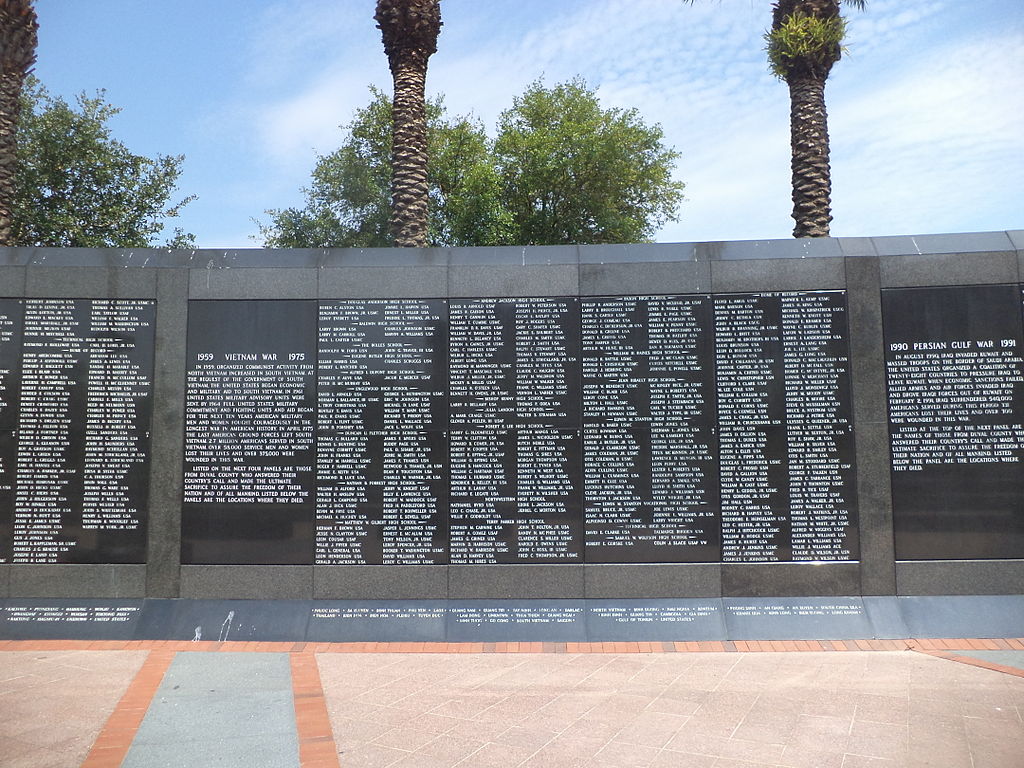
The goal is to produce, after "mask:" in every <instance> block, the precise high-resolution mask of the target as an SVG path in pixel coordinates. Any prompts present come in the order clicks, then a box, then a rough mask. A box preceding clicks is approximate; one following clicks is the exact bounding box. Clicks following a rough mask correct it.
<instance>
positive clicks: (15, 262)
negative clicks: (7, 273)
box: [0, 248, 36, 267]
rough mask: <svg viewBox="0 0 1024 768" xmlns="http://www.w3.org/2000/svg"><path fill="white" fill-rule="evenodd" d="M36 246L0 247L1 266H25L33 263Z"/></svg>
mask: <svg viewBox="0 0 1024 768" xmlns="http://www.w3.org/2000/svg"><path fill="white" fill-rule="evenodd" d="M35 251H36V249H35V248H0V267H23V266H25V265H26V264H31V263H32V259H33V258H34V257H35Z"/></svg>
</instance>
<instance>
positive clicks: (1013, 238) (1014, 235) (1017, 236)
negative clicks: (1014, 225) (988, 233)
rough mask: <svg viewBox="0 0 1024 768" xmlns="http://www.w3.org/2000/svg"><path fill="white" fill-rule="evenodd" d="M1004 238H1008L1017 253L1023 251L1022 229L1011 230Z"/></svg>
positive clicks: (1023, 230)
mask: <svg viewBox="0 0 1024 768" xmlns="http://www.w3.org/2000/svg"><path fill="white" fill-rule="evenodd" d="M1006 236H1007V237H1009V238H1010V242H1011V243H1013V247H1014V248H1016V249H1017V250H1018V251H1024V229H1011V230H1009V231H1008V232H1007V233H1006Z"/></svg>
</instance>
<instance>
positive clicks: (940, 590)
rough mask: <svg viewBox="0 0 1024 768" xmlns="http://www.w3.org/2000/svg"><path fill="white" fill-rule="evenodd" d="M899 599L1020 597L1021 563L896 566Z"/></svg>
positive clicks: (1023, 578) (1023, 582)
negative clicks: (903, 596) (939, 596)
mask: <svg viewBox="0 0 1024 768" xmlns="http://www.w3.org/2000/svg"><path fill="white" fill-rule="evenodd" d="M896 586H897V590H898V594H900V595H1015V594H1024V560H918V561H915V562H906V561H904V562H897V563H896Z"/></svg>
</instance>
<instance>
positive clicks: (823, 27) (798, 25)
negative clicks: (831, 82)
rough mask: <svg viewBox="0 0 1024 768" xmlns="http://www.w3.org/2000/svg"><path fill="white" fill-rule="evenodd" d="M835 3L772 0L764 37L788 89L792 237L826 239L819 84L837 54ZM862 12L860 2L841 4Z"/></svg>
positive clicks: (825, 156)
mask: <svg viewBox="0 0 1024 768" xmlns="http://www.w3.org/2000/svg"><path fill="white" fill-rule="evenodd" d="M839 2H840V0H778V2H776V3H774V5H773V8H772V28H771V29H770V30H769V31H768V32H766V33H765V36H764V37H765V41H766V43H767V49H768V61H769V63H770V65H771V70H772V72H773V73H774V74H775V75H776V76H777V77H778V78H779V79H780V80H783V81H785V83H786V84H787V85H788V86H789V100H790V113H789V115H790V116H789V126H790V146H791V149H792V163H791V167H792V172H793V219H794V220H795V221H796V227H795V228H794V229H793V236H794V237H827V236H828V233H829V222H830V221H832V200H831V193H832V177H831V170H830V168H829V141H828V115H827V113H826V111H825V81H826V80H827V79H828V75H829V72H830V71H831V70H832V65H833V64H835V63H836V62H837V61H839V59H840V57H841V55H842V41H843V37H844V36H845V33H846V20H845V19H844V18H843V17H842V15H841V14H840V11H839ZM845 2H847V3H848V4H850V5H853V6H854V7H856V8H859V9H863V8H864V0H845Z"/></svg>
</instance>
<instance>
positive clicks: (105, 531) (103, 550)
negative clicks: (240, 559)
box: [12, 299, 154, 563]
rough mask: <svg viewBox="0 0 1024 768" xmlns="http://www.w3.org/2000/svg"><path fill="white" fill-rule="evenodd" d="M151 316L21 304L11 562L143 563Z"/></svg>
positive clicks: (144, 308) (125, 307) (97, 305)
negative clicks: (22, 306) (20, 367)
mask: <svg viewBox="0 0 1024 768" xmlns="http://www.w3.org/2000/svg"><path fill="white" fill-rule="evenodd" d="M153 320H154V305H153V302H150V301H132V300H109V299H96V300H88V299H29V300H26V302H25V314H24V327H23V340H22V345H23V356H22V371H21V373H22V377H21V392H20V403H19V416H18V432H17V434H18V449H17V469H16V479H15V488H16V491H15V503H14V537H13V538H14V541H13V558H12V559H13V561H14V562H24V563H55V562H113V563H118V562H123V563H132V562H143V561H144V558H145V519H144V514H145V509H146V497H147V491H148V483H147V458H148V451H149V421H150V413H151V407H152V406H151V399H150V398H151V391H152V367H153Z"/></svg>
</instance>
